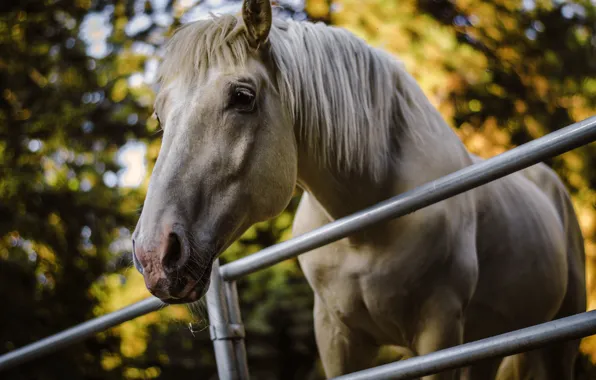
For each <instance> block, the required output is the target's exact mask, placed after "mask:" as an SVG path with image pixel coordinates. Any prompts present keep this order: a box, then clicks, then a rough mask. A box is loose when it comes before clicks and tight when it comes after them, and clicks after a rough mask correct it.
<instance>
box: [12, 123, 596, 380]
mask: <svg viewBox="0 0 596 380" xmlns="http://www.w3.org/2000/svg"><path fill="white" fill-rule="evenodd" d="M595 140H596V116H593V117H590V118H588V119H585V120H583V121H580V122H578V123H575V124H572V125H569V126H567V127H565V128H562V129H560V130H558V131H556V132H552V133H550V134H548V135H546V136H543V137H541V138H538V139H536V140H534V141H531V142H529V143H527V144H524V145H521V146H519V147H516V148H514V149H511V150H510V151H507V152H505V153H503V154H500V155H498V156H495V157H493V158H491V159H488V160H486V161H482V162H480V163H477V164H475V165H471V166H468V167H466V168H464V169H461V170H459V171H456V172H454V173H451V174H449V175H447V176H444V177H442V178H440V179H437V180H435V181H432V182H429V183H427V184H425V185H422V186H420V187H418V188H416V189H413V190H410V191H408V192H406V193H403V194H401V195H398V196H396V197H393V198H390V199H388V200H386V201H384V202H381V203H378V204H376V205H375V206H373V207H370V208H368V209H365V210H362V211H359V212H357V213H355V214H352V215H350V216H347V217H345V218H342V219H338V220H336V221H334V222H332V223H329V224H327V225H325V226H323V227H321V228H318V229H316V230H313V231H311V232H308V233H305V234H303V235H300V236H297V237H295V238H293V239H290V240H288V241H285V242H282V243H279V244H276V245H273V246H271V247H269V248H266V249H263V250H262V251H260V252H257V253H255V254H252V255H250V256H247V257H244V258H242V259H239V260H236V261H233V262H231V263H229V264H226V265H223V266H221V267H220V266H219V262H218V261H217V260H216V261H215V263H214V265H213V271H212V273H211V286H210V288H209V290H208V292H207V306H208V314H209V323H210V333H211V339H212V340H213V347H214V349H215V357H216V361H217V371H218V373H219V377H220V379H222V380H228V379H230V380H232V379H233V380H236V379H242V380H244V379H248V378H249V371H248V365H247V362H246V349H245V346H244V335H245V332H244V327H243V325H242V319H241V315H240V305H239V302H238V293H237V290H236V282H235V281H236V280H237V279H239V278H241V277H243V276H246V275H248V274H251V273H253V272H256V271H258V270H261V269H263V268H267V267H269V266H272V265H274V264H277V263H279V262H281V261H283V260H286V259H289V258H292V257H296V256H298V255H300V254H302V253H304V252H307V251H310V250H312V249H315V248H318V247H321V246H324V245H326V244H329V243H332V242H334V241H337V240H339V239H342V238H344V237H346V236H349V235H350V234H353V233H355V232H357V231H359V230H361V229H363V228H366V227H369V226H371V225H373V224H375V223H379V222H382V221H387V220H390V219H393V218H397V217H400V216H403V215H406V214H409V213H411V212H414V211H416V210H419V209H421V208H424V207H426V206H429V205H431V204H434V203H437V202H440V201H442V200H445V199H447V198H449V197H452V196H454V195H457V194H460V193H463V192H465V191H468V190H470V189H473V188H475V187H478V186H481V185H484V184H486V183H488V182H491V181H494V180H496V179H498V178H501V177H504V176H506V175H509V174H511V173H513V172H516V171H518V170H521V169H524V168H526V167H529V166H532V165H534V164H536V163H539V162H541V161H543V160H545V159H547V158H550V157H553V156H556V155H558V154H561V153H564V152H567V151H569V150H572V149H575V148H577V147H579V146H582V145H585V144H589V143H591V142H593V141H595ZM163 306H164V304H163V303H162V302H161V301H160V300H159V299H157V298H155V297H149V298H147V299H145V300H143V301H141V302H137V303H135V304H133V305H131V306H128V307H125V308H123V309H121V310H118V311H116V312H113V313H110V314H106V315H104V316H101V317H98V318H95V319H92V320H90V321H87V322H84V323H82V324H79V325H77V326H75V327H72V328H70V329H67V330H65V331H62V332H60V333H58V334H55V335H52V336H50V337H47V338H44V339H42V340H39V341H37V342H35V343H32V344H30V345H27V346H25V347H22V348H19V349H16V350H14V351H11V352H9V353H7V354H5V355H3V356H0V371H2V370H6V369H8V368H12V367H14V366H17V365H19V364H23V363H25V362H27V361H30V360H33V359H35V358H37V357H39V356H42V355H45V354H48V353H50V352H53V351H56V350H58V349H61V348H63V347H65V346H67V345H69V344H72V343H75V342H79V341H81V340H83V339H85V338H87V337H89V336H91V335H93V334H96V333H98V332H101V331H103V330H106V329H108V328H110V327H113V326H116V325H118V324H120V323H123V322H126V321H128V320H131V319H133V318H136V317H139V316H141V315H145V314H147V313H150V312H152V311H155V310H157V309H159V308H161V307H163ZM592 334H596V310H595V311H589V312H585V313H580V314H577V315H573V316H570V317H566V318H562V319H558V320H554V321H550V322H546V323H542V324H539V325H536V326H532V327H528V328H525V329H521V330H516V331H512V332H509V333H506V334H502V335H497V336H494V337H490V338H486V339H482V340H478V341H474V342H471V343H466V344H462V345H459V346H455V347H451V348H448V349H444V350H440V351H436V352H433V353H431V354H427V355H423V356H418V357H414V358H411V359H407V360H403V361H398V362H394V363H390V364H385V365H382V366H378V367H374V368H370V369H367V370H364V371H359V372H354V373H352V374H348V375H344V376H340V377H337V378H336V379H351V380H355V379H358V380H361V379H410V378H413V377H419V376H425V375H430V374H433V373H437V372H441V371H444V370H447V369H451V368H457V367H463V366H466V365H469V364H471V363H474V362H476V361H479V360H483V359H487V358H492V357H503V356H508V355H512V354H516V353H520V352H525V351H529V350H532V349H535V348H538V347H541V346H544V345H546V344H550V343H554V342H557V341H564V340H572V339H578V338H581V337H585V336H589V335H592Z"/></svg>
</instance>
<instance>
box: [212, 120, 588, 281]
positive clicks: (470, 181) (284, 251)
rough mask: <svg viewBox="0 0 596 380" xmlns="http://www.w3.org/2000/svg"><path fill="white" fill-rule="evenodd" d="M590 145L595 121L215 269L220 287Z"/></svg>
mask: <svg viewBox="0 0 596 380" xmlns="http://www.w3.org/2000/svg"><path fill="white" fill-rule="evenodd" d="M594 140H596V116H592V117H591V118H588V119H585V120H583V121H580V122H578V123H575V124H572V125H570V126H567V127H565V128H562V129H560V130H558V131H556V132H552V133H550V134H548V135H546V136H543V137H540V138H538V139H536V140H533V141H530V142H528V143H526V144H523V145H520V146H518V147H516V148H514V149H511V150H509V151H507V152H505V153H502V154H500V155H498V156H495V157H493V158H490V159H488V160H485V161H482V162H480V163H477V164H474V165H471V166H468V167H465V168H463V169H461V170H458V171H456V172H454V173H451V174H449V175H446V176H444V177H442V178H439V179H437V180H435V181H432V182H429V183H427V184H425V185H422V186H420V187H417V188H415V189H413V190H410V191H407V192H405V193H403V194H400V195H398V196H396V197H393V198H390V199H388V200H386V201H384V202H380V203H377V204H376V205H375V206H372V207H369V208H367V209H365V210H362V211H359V212H357V213H354V214H352V215H350V216H347V217H344V218H341V219H338V220H336V221H334V222H332V223H329V224H327V225H325V226H323V227H320V228H317V229H316V230H313V231H310V232H307V233H305V234H302V235H300V236H297V237H295V238H293V239H290V240H287V241H285V242H282V243H279V244H276V245H274V246H271V247H268V248H265V249H263V250H261V251H259V252H257V253H254V254H252V255H250V256H246V257H243V258H241V259H238V260H235V261H233V262H231V263H229V264H226V265H224V266H222V267H221V268H220V271H221V275H222V276H223V278H224V280H226V281H233V280H236V279H238V278H240V277H242V276H246V275H248V274H251V273H254V272H256V271H258V270H261V269H263V268H266V267H269V266H271V265H274V264H277V263H279V262H281V261H284V260H286V259H289V258H292V257H295V256H298V255H299V254H301V253H304V252H307V251H310V250H312V249H315V248H318V247H322V246H324V245H326V244H329V243H332V242H334V241H337V240H339V239H342V238H344V237H346V236H349V235H350V234H353V233H354V232H357V231H359V230H361V229H363V228H365V227H369V226H371V225H373V224H375V223H379V222H382V221H387V220H390V219H393V218H397V217H400V216H403V215H406V214H409V213H411V212H414V211H416V210H419V209H421V208H423V207H426V206H428V205H431V204H433V203H437V202H440V201H442V200H445V199H447V198H449V197H452V196H454V195H457V194H460V193H463V192H464V191H467V190H470V189H473V188H474V187H478V186H481V185H484V184H486V183H488V182H490V181H493V180H495V179H497V178H501V177H504V176H506V175H508V174H511V173H513V172H515V171H518V170H520V169H524V168H526V167H528V166H531V165H534V164H536V163H538V162H540V161H542V160H544V159H546V158H549V157H552V156H556V155H558V154H561V153H563V152H566V151H569V150H572V149H574V148H577V147H579V146H581V145H585V144H588V143H590V142H592V141H594Z"/></svg>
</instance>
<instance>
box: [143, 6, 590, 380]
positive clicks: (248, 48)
mask: <svg viewBox="0 0 596 380" xmlns="http://www.w3.org/2000/svg"><path fill="white" fill-rule="evenodd" d="M160 82H161V88H160V90H159V93H158V96H157V99H156V104H155V111H156V114H157V116H158V118H159V119H161V120H160V122H161V125H162V126H163V129H164V135H163V140H162V146H161V151H160V153H159V157H158V159H157V162H156V165H155V168H154V171H153V174H152V177H151V182H150V185H149V189H148V192H147V197H146V201H145V205H144V208H143V212H142V214H141V217H140V220H139V223H138V225H137V228H136V230H135V232H134V235H133V239H134V240H133V242H134V254H133V260H134V262H135V265H136V267H137V268H138V269H139V271H141V272H142V273H143V274H144V278H145V282H146V285H147V288H148V289H149V290H150V291H151V293H153V294H154V295H155V296H157V297H159V298H161V299H162V300H163V301H164V302H167V303H186V302H192V301H195V300H197V299H199V298H200V297H202V296H203V294H204V293H205V291H206V288H207V287H208V278H209V272H210V270H211V267H212V263H213V260H214V259H215V258H216V257H217V256H218V255H219V254H221V253H222V252H223V251H224V250H225V249H226V248H227V247H228V246H229V245H230V244H231V243H232V242H233V241H234V240H236V239H237V238H238V237H240V235H241V234H242V233H243V232H244V231H246V229H247V228H248V227H249V226H251V225H252V224H254V223H256V222H259V221H263V220H267V219H270V218H272V217H275V216H276V215H278V214H279V213H280V212H281V211H282V210H283V209H284V208H285V207H286V205H287V204H288V202H289V200H290V198H291V196H292V194H293V190H294V188H295V186H300V187H301V188H302V189H304V190H305V193H304V196H303V198H302V200H301V203H300V206H299V209H298V211H297V214H296V218H295V223H294V234H302V233H305V232H307V231H310V230H312V229H315V228H317V227H320V226H323V225H324V224H326V223H329V222H331V221H333V220H335V219H337V218H341V217H343V216H346V215H349V214H351V213H353V212H355V211H358V210H360V209H362V208H364V207H367V206H371V205H374V204H375V203H377V202H379V201H381V200H384V199H387V198H389V197H391V196H394V195H396V194H399V193H402V192H404V191H407V190H409V189H412V188H415V187H417V186H419V185H421V184H423V183H426V182H428V181H431V180H434V179H437V178H439V177H441V176H443V175H446V174H448V173H451V172H453V171H456V170H458V169H461V168H463V167H465V166H468V165H471V164H473V163H474V162H476V161H479V160H480V158H477V157H475V156H473V155H471V154H470V153H469V152H468V151H467V150H466V149H465V147H464V145H463V144H462V142H461V141H460V140H459V139H458V138H457V136H456V135H455V133H454V132H453V131H452V130H451V129H450V128H449V126H448V125H447V124H446V123H445V122H444V120H443V119H442V117H441V115H440V114H439V113H438V111H437V110H436V109H435V108H433V106H432V105H431V104H430V102H429V101H428V99H427V98H426V97H425V96H424V94H423V92H422V91H421V89H420V88H419V86H418V85H417V83H416V82H415V80H414V79H413V78H412V77H411V76H410V75H409V74H408V73H407V72H406V71H405V69H404V67H403V66H402V65H401V64H400V63H399V62H398V61H397V60H396V59H395V58H393V57H392V56H390V55H389V54H387V53H385V52H383V51H380V50H377V49H375V48H372V47H370V46H368V45H367V44H366V43H365V42H364V41H362V40H361V39H358V38H356V37H355V36H353V35H352V34H350V33H349V32H347V31H345V30H342V29H338V28H333V27H328V26H325V25H322V24H312V23H308V22H291V21H287V22H286V21H281V20H275V22H272V12H271V6H270V4H269V1H267V0H245V2H244V4H243V9H242V18H240V17H236V16H231V15H227V16H219V17H213V18H212V19H209V20H204V21H197V22H194V23H190V24H188V25H186V26H184V27H182V28H181V29H179V30H178V31H177V33H176V34H175V35H174V36H173V37H172V39H171V40H170V41H169V43H168V45H167V50H166V54H165V57H164V60H163V62H162V64H161V68H160ZM583 249H584V248H583V239H582V236H581V232H580V230H579V227H578V222H577V220H576V216H575V214H574V211H573V207H572V204H571V202H570V199H569V195H568V193H567V191H566V189H565V187H564V185H563V184H562V183H561V181H560V180H559V179H558V178H557V176H556V175H555V173H554V172H553V171H551V170H550V169H549V168H547V166H545V165H536V166H533V167H532V168H529V169H527V170H525V171H523V172H520V173H516V174H513V175H510V176H507V177H506V178H503V179H500V180H498V181H496V182H493V183H491V184H488V185H485V186H482V187H480V188H478V189H476V190H473V191H468V192H466V193H464V194H461V195H458V196H455V197H453V198H450V199H448V200H445V201H443V202H440V203H438V204H436V205H433V206H431V207H427V208H425V209H423V210H420V211H418V212H415V213H412V214H410V215H408V216H405V217H402V218H399V219H397V220H394V221H391V222H386V223H382V224H379V225H377V226H375V227H372V228H368V229H367V230H365V231H362V232H360V233H358V234H356V235H354V236H351V237H349V238H345V239H342V240H340V241H338V242H336V243H333V244H329V245H327V246H325V247H322V248H319V249H316V250H314V251H312V252H309V253H307V254H304V255H302V256H301V257H300V265H301V267H302V269H303V271H304V273H305V275H306V278H307V279H308V281H309V283H310V285H311V286H312V289H313V290H314V293H315V305H314V317H315V318H314V319H315V331H316V341H317V345H318V349H319V352H320V355H321V359H322V362H323V366H324V369H325V373H326V375H327V376H328V377H333V376H337V375H341V374H345V373H349V372H352V371H356V370H360V369H364V368H367V367H369V366H371V364H372V361H373V360H374V359H375V356H376V355H377V352H378V350H379V347H380V346H381V345H386V344H390V345H398V346H402V347H405V348H407V349H409V350H410V351H411V352H412V353H413V354H415V355H423V354H427V353H430V352H433V351H436V350H440V349H444V348H447V347H451V346H454V345H458V344H461V343H463V342H469V341H473V340H476V339H479V338H484V337H489V336H492V335H495V334H500V333H504V332H507V331H510V330H514V329H519V328H523V327H527V326H530V325H534V324H537V323H541V322H545V321H549V320H551V319H553V318H559V317H564V316H567V315H571V314H575V313H579V312H582V311H585V309H586V294H585V279H584V250H583ZM577 352H578V341H574V342H570V343H563V344H556V345H551V346H549V347H547V348H543V349H539V350H535V351H533V352H530V353H527V354H522V355H516V356H512V357H508V358H506V359H505V360H501V359H495V360H486V361H485V362H481V363H478V364H476V365H473V366H471V367H469V368H466V369H465V370H463V371H460V370H452V371H447V372H444V373H441V374H437V375H434V376H427V377H425V379H456V378H466V379H472V380H476V379H479V380H487V379H493V378H499V379H545V380H547V379H552V380H561V379H571V378H572V377H573V375H572V372H573V371H572V369H573V363H574V360H575V358H576V355H577Z"/></svg>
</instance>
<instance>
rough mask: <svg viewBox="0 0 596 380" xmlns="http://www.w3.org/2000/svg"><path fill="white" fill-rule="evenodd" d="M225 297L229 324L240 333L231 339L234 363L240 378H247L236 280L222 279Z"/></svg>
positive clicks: (243, 379)
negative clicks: (234, 356)
mask: <svg viewBox="0 0 596 380" xmlns="http://www.w3.org/2000/svg"><path fill="white" fill-rule="evenodd" d="M224 289H225V297H226V301H227V303H228V313H229V316H230V326H234V328H236V329H238V330H240V332H241V334H238V337H236V338H234V339H233V344H234V352H235V353H236V365H237V368H238V374H239V375H240V379H242V380H248V378H249V372H248V363H247V361H246V348H245V346H244V327H243V325H242V316H241V315H240V302H239V301H238V290H237V288H236V281H224Z"/></svg>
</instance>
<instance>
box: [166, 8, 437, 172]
mask: <svg viewBox="0 0 596 380" xmlns="http://www.w3.org/2000/svg"><path fill="white" fill-rule="evenodd" d="M269 42H270V46H271V49H270V50H271V58H272V60H273V62H274V65H275V66H276V68H277V70H276V72H277V78H276V81H277V88H278V90H279V92H280V97H281V99H282V102H284V106H285V108H286V111H287V113H288V115H290V117H291V120H292V121H293V123H294V125H295V126H296V127H297V128H299V134H298V135H299V138H300V139H301V141H302V142H304V143H305V144H307V146H309V149H310V151H311V152H312V153H313V154H315V155H316V157H317V158H319V159H320V160H321V162H322V163H323V164H325V165H335V166H336V167H337V168H338V169H340V170H347V171H358V172H367V173H369V175H371V176H372V177H373V178H374V179H379V178H383V177H384V176H385V174H386V173H387V168H388V165H389V163H390V162H391V160H397V159H398V157H397V153H396V152H395V151H394V150H395V147H396V144H397V141H396V139H397V137H398V136H397V135H398V134H399V135H402V136H403V134H404V133H406V134H409V135H410V136H411V137H412V138H413V139H414V141H415V140H417V139H419V138H422V137H423V136H421V133H422V132H424V131H429V132H431V129H432V127H433V124H436V123H433V122H432V121H431V120H430V118H431V115H432V114H433V112H434V110H433V111H431V112H429V110H431V109H432V106H431V105H430V102H428V100H427V98H426V97H425V95H424V94H423V93H422V90H421V89H420V88H419V87H418V85H417V84H416V82H415V81H414V79H413V78H412V77H411V76H410V75H409V74H408V73H407V72H406V71H405V69H404V68H403V66H402V64H401V63H400V62H399V61H397V60H396V59H395V58H394V57H392V56H390V55H389V54H388V53H386V52H384V51H382V50H379V49H376V48H373V47H371V46H369V45H367V44H366V42H365V41H364V40H362V39H360V38H358V37H356V36H354V35H353V34H352V33H350V32H348V31H347V30H344V29H341V28H336V27H330V26H327V25H324V24H322V23H317V24H314V23H310V22H296V21H291V20H290V21H285V20H280V19H276V18H274V22H273V25H272V28H271V32H270V35H269ZM251 54H252V53H251V49H250V45H249V44H248V41H247V38H246V29H245V27H244V24H243V21H242V19H241V18H240V17H239V16H234V15H222V16H213V15H212V17H211V18H210V19H207V20H199V21H195V22H192V23H189V24H186V25H184V26H182V27H181V28H180V29H178V30H177V31H176V33H175V34H174V35H173V36H172V38H171V39H170V40H169V41H168V43H167V45H166V50H165V54H164V59H163V61H162V64H161V65H160V69H159V72H158V80H159V81H161V82H163V81H168V80H170V79H173V78H174V77H177V76H179V75H183V76H184V81H185V82H186V83H191V82H190V81H191V80H192V79H193V78H194V77H195V76H199V77H201V76H204V75H206V73H207V70H208V69H209V67H210V66H212V65H232V66H242V65H243V64H244V63H245V62H247V60H248V58H249V57H250V56H251ZM429 107H430V108H429ZM420 124H426V125H427V126H428V128H423V126H421V125H420Z"/></svg>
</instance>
